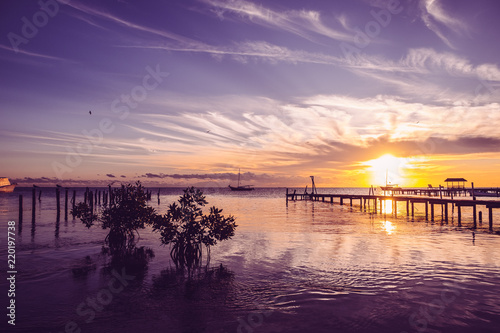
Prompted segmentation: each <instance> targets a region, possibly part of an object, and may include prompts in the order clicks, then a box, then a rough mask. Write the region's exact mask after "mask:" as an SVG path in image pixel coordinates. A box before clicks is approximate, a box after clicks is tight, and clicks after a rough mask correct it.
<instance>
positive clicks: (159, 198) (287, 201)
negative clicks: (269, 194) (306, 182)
mask: <svg viewBox="0 0 500 333" xmlns="http://www.w3.org/2000/svg"><path fill="white" fill-rule="evenodd" d="M285 196H286V205H287V207H288V187H287V188H286V194H285ZM159 204H160V191H159V190H158V205H159Z"/></svg>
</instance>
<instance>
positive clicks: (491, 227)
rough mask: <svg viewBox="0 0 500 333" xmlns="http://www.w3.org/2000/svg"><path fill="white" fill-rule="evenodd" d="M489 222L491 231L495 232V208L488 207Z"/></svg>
mask: <svg viewBox="0 0 500 333" xmlns="http://www.w3.org/2000/svg"><path fill="white" fill-rule="evenodd" d="M488 222H489V229H490V231H493V208H492V207H491V206H490V207H488Z"/></svg>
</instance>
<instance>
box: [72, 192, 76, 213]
mask: <svg viewBox="0 0 500 333" xmlns="http://www.w3.org/2000/svg"><path fill="white" fill-rule="evenodd" d="M71 205H72V207H73V211H72V215H73V219H74V218H75V205H76V190H73V199H72V200H71Z"/></svg>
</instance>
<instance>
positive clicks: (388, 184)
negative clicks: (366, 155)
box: [380, 170, 401, 192]
mask: <svg viewBox="0 0 500 333" xmlns="http://www.w3.org/2000/svg"><path fill="white" fill-rule="evenodd" d="M387 176H388V170H385V186H380V189H381V190H382V191H384V192H385V191H394V190H401V187H399V186H398V184H391V182H387Z"/></svg>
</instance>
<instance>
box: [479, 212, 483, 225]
mask: <svg viewBox="0 0 500 333" xmlns="http://www.w3.org/2000/svg"><path fill="white" fill-rule="evenodd" d="M479 224H483V212H481V211H480V212H479Z"/></svg>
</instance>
